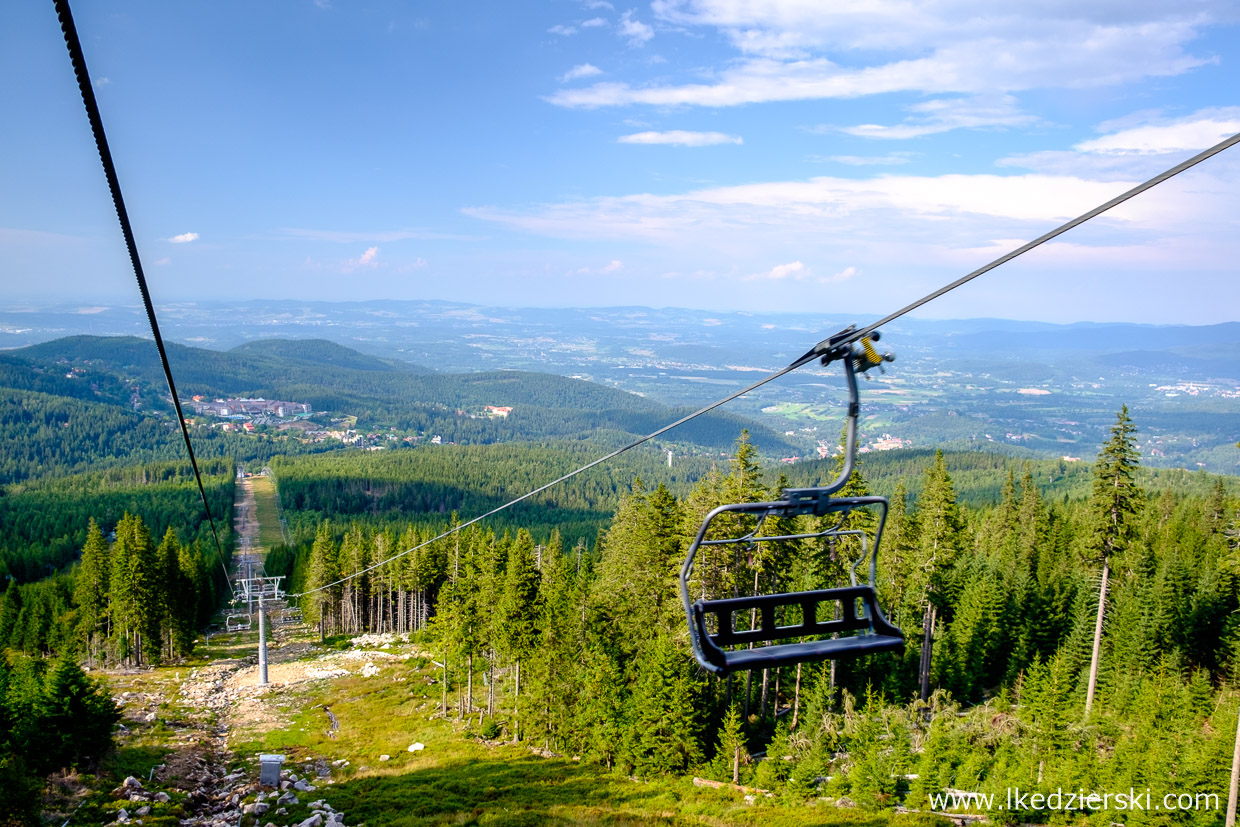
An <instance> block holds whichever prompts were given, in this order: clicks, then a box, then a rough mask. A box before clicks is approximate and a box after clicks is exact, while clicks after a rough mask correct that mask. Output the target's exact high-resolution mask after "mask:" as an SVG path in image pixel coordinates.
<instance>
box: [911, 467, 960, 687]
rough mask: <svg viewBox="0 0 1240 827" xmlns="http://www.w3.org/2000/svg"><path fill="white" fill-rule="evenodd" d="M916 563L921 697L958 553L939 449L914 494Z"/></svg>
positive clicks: (954, 512) (954, 510)
mask: <svg viewBox="0 0 1240 827" xmlns="http://www.w3.org/2000/svg"><path fill="white" fill-rule="evenodd" d="M917 527H918V538H917V550H916V554H917V567H916V569H915V570H914V572H913V577H912V581H913V582H912V584H911V585H912V588H913V589H914V590H915V593H916V594H917V595H919V596H921V600H922V601H923V604H924V608H923V614H922V645H921V665H920V669H919V674H920V686H921V700H922V701H923V702H925V701H927V700H929V698H930V667H931V655H932V653H933V648H934V631H935V622H936V619H937V617H938V613H939V611H940V610H941V609H942V608H943V607H944V605H945V604H946V602H947V597H948V595H947V593H946V587H947V585H948V577H949V575H950V574H951V573H952V568H953V566H954V565H955V563H956V558H957V557H958V556H959V554H960V547H961V532H962V530H963V523H962V520H961V516H960V509H959V507H958V506H957V504H956V490H955V488H954V487H953V485H952V479H951V477H950V476H949V475H948V473H947V461H946V460H945V459H944V458H943V452H942V451H935V453H934V465H932V466H930V467H929V468H927V469H926V481H925V487H924V488H923V490H922V492H921V496H919V497H918V498H917Z"/></svg>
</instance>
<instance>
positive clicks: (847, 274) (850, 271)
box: [818, 245, 1020, 284]
mask: <svg viewBox="0 0 1240 827" xmlns="http://www.w3.org/2000/svg"><path fill="white" fill-rule="evenodd" d="M1016 246H1020V245H1016ZM855 275H857V268H856V267H845V268H844V269H843V270H840V271H839V272H838V273H832V274H831V275H829V276H823V277H822V278H820V279H818V281H820V282H822V283H823V284H830V283H831V282H840V281H848V280H849V279H850V278H852V277H853V276H855Z"/></svg>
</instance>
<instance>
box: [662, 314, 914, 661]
mask: <svg viewBox="0 0 1240 827" xmlns="http://www.w3.org/2000/svg"><path fill="white" fill-rule="evenodd" d="M845 332H847V331H845ZM872 338H873V339H875V340H876V339H878V334H877V333H875V334H873V336H872ZM894 358H895V357H894V356H892V355H891V354H889V353H888V354H883V355H879V354H878V353H877V351H875V350H874V347H873V345H872V344H871V343H870V341H869V340H867V339H863V340H862V342H861V344H860V347H854V346H853V345H851V344H849V345H844V346H842V347H839V348H836V349H834V350H831V351H828V352H827V353H826V354H825V355H824V356H823V357H822V363H823V364H824V365H826V364H828V363H830V362H833V361H839V362H842V363H843V365H844V374H845V377H846V379H847V382H848V393H849V402H848V417H847V424H846V437H845V448H844V467H843V469H842V470H841V471H840V475H839V476H838V477H837V478H836V479H835V481H834V482H832V483H831V484H830V485H828V486H823V487H815V488H787V489H784V492H783V499H781V500H778V501H775V502H763V503H733V504H729V505H721V506H719V507H718V508H716V509H714V510H713V511H711V512H710V513H709V514H707V515H706V519H705V520H703V521H702V525H701V527H700V528H699V529H698V532H697V535H696V537H695V538H694V540H693V543H692V545H690V547H689V551H688V554H687V555H686V557H685V561H684V564H683V565H682V566H681V569H680V596H681V600H682V601H683V602H684V607H685V616H686V618H687V620H688V623H689V640H690V642H691V644H692V646H693V654H694V656H695V657H696V658H697V661H698V663H700V664H701V665H702V667H703V668H705V669H706V670H708V671H710V672H713V673H715V674H719V675H727V674H730V673H732V672H736V671H740V670H746V669H770V668H774V667H778V666H788V665H791V664H796V663H806V662H811V661H820V660H835V659H839V658H845V657H856V656H860V655H869V654H874V653H876V652H887V651H893V650H902V649H903V648H904V633H903V632H901V631H900V630H899V629H898V628H896V627H895V626H893V625H892V624H891V623H890V622H888V620H887V618H886V616H885V615H884V614H883V611H882V609H881V607H880V606H879V605H878V592H877V579H878V546H879V541H880V539H881V537H882V532H883V525H884V523H885V522H886V519H887V509H888V504H887V499H886V498H885V497H877V496H865V497H832V496H831V495H832V494H834V493H835V492H837V491H839V490H840V489H842V488H843V487H844V486H845V485H846V484H847V483H848V479H849V477H851V476H852V472H853V466H854V463H855V460H856V449H857V418H858V415H859V412H860V407H861V406H860V401H859V399H858V392H857V373H858V372H864V371H866V370H869V369H870V368H873V367H877V366H880V365H881V364H882V362H885V361H886V362H890V361H892V360H894ZM870 508H873V509H877V510H878V512H879V514H878V521H877V523H876V525H875V528H874V539H873V542H872V543H869V542H867V538H866V532H864V531H860V530H858V529H846V528H844V525H845V518H846V517H847V516H848V515H849V514H850V513H852V512H854V511H857V510H859V509H870ZM723 515H748V516H750V517H752V518H755V519H754V520H752V521H751V522H750V525H751V526H752V528H750V529H749V530H747V531H743V533H741V532H737V531H733V532H731V534H730V535H729V536H726V537H724V538H711V537H710V533H711V528H712V526H714V525H716V520H717V518H719V517H721V516H723ZM800 515H813V516H818V517H826V516H828V515H837V516H838V519H837V520H836V522H835V523H834V525H833V526H832V527H830V528H827V529H825V530H820V531H809V532H802V533H795V534H778V535H776V536H765V537H764V536H760V535H761V532H762V529H763V525H764V524H765V522H766V521H767V520H768V519H780V518H792V517H796V516H800ZM846 536H851V537H856V538H858V539H859V540H860V544H861V555H860V556H859V557H858V558H857V559H856V560H855V561H854V562H853V564H852V566H851V568H850V569H849V580H850V585H848V586H844V587H841V588H831V589H816V590H812V591H803V592H790V593H784V594H765V595H763V594H756V595H749V596H741V597H731V598H723V599H708V598H706V597H705V596H704V597H702V598H700V599H698V600H696V601H694V600H693V599H692V598H691V597H690V595H689V581H690V580H691V579H692V577H693V567H694V559H695V558H696V556H697V554H698V551H699V550H700V549H701V548H703V547H704V546H729V545H730V546H736V545H744V546H747V547H749V548H751V549H756V548H757V546H758V545H759V544H761V543H770V542H778V541H792V540H811V539H830V538H842V537H846ZM867 560H868V563H869V566H868V568H869V571H868V575H869V577H868V578H867V582H866V583H864V584H859V583H858V582H857V569H858V567H859V566H860V565H861V563H862V562H863V561H867ZM741 614H745V615H748V616H752V617H754V618H755V619H756V623H754V625H753V628H751V629H739V630H738V629H737V628H736V618H737V616H738V615H741ZM711 619H713V623H708V620H711ZM711 626H713V627H714V631H713V632H712V631H711ZM807 638H808V639H807ZM763 644H774V645H763ZM729 647H746V648H729Z"/></svg>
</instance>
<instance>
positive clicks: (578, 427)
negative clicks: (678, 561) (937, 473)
mask: <svg viewBox="0 0 1240 827" xmlns="http://www.w3.org/2000/svg"><path fill="white" fill-rule="evenodd" d="M168 353H169V361H170V363H171V365H172V370H173V374H174V376H175V378H176V381H177V390H178V391H179V392H180V394H181V396H182V398H183V399H187V398H189V397H191V396H194V395H201V396H205V397H208V398H227V397H264V398H267V399H282V400H288V401H296V402H307V403H309V404H310V405H311V406H312V407H313V408H314V410H315V411H316V412H325V413H328V414H330V415H333V416H352V417H356V418H357V428H358V429H359V430H360V429H369V430H379V429H388V428H396V429H398V430H402V431H405V432H411V433H424V434H426V435H427V436H430V435H431V434H434V435H438V436H440V437H441V439H442V440H443V441H444V442H457V443H470V444H485V443H492V442H506V441H515V440H541V439H547V438H557V437H588V436H590V435H591V434H593V433H595V432H597V431H599V430H609V431H617V432H621V433H624V434H645V433H649V432H650V431H653V430H655V429H656V428H658V427H660V426H662V425H665V424H667V423H668V422H671V421H673V420H675V419H677V418H679V417H680V416H683V415H684V414H685V413H687V412H688V411H687V410H684V409H680V408H671V407H668V406H666V405H663V404H661V403H659V402H656V401H653V400H650V399H646V398H643V397H641V396H638V395H636V394H632V393H627V392H624V391H619V390H616V389H614V388H609V387H605V386H603V385H598V384H594V383H591V382H586V381H582V380H578V379H570V378H566V377H562V376H554V375H551V374H544V373H533V372H524V371H491V372H484V373H461V374H445V373H434V372H431V371H429V370H428V369H426V368H423V367H418V366H414V365H410V364H408V363H405V362H400V361H396V360H388V359H380V358H376V357H373V356H367V355H365V354H362V353H358V352H357V351H354V350H350V349H349V348H346V347H343V346H341V345H337V344H334V343H332V342H327V341H323V340H313V339H312V340H291V339H280V340H266V341H261V342H251V343H247V344H244V345H241V346H239V347H237V348H234V349H233V350H229V351H213V350H206V349H202V348H194V347H187V346H183V345H176V344H169V345H168ZM0 388H9V389H12V390H16V391H22V392H26V393H25V394H24V396H26V397H28V398H31V399H34V397H32V396H30V395H29V393H28V392H30V391H35V392H38V393H40V394H46V395H47V396H48V397H49V399H44V400H42V402H41V403H38V404H36V403H32V404H33V405H34V407H35V408H39V409H40V410H37V411H36V410H31V411H25V412H23V411H21V410H14V411H11V412H9V413H8V414H6V416H5V418H4V419H3V420H2V421H0V428H2V429H4V430H5V431H6V432H7V431H9V429H12V428H18V429H19V431H14V432H13V433H19V432H20V433H21V434H23V435H24V438H33V439H36V441H37V439H38V437H37V436H31V434H37V433H38V432H39V431H40V428H41V426H42V425H43V424H48V425H49V427H50V425H51V424H53V420H56V422H57V423H60V424H61V425H62V427H69V428H70V429H72V428H73V422H74V417H72V416H68V417H65V416H60V411H58V412H57V413H56V414H50V413H48V414H46V415H45V414H44V412H42V408H55V407H57V404H58V403H57V404H54V403H53V402H52V401H51V400H50V398H51V397H61V398H63V397H69V398H72V399H77V400H87V401H90V402H92V403H103V404H105V405H112V406H116V407H119V408H123V409H126V410H128V411H135V410H136V411H139V412H143V413H155V414H163V415H167V414H169V413H170V409H171V406H170V405H169V404H168V402H167V394H166V391H165V390H164V379H163V374H162V371H161V368H160V364H159V359H158V357H157V354H156V351H155V346H154V343H152V342H150V341H147V340H144V339H139V338H135V337H97V336H72V337H68V338H64V339H57V340H55V341H51V342H44V343H42V344H38V345H32V346H31V347H27V348H21V349H18V350H13V351H9V352H7V353H5V354H0ZM44 403H45V404H44ZM487 405H493V406H502V407H512V408H513V411H512V412H511V413H510V414H509V415H508V416H507V417H502V418H501V417H495V418H491V417H486V416H479V415H478V414H479V413H480V412H482V410H483V408H484V407H485V406H487ZM17 407H18V408H21V406H20V405H18V406H17ZM61 407H63V406H61ZM88 413H89V412H87V411H85V410H83V411H82V416H83V417H86V416H87V414H88ZM49 417H50V418H49ZM58 417H59V418H58ZM43 420H46V423H44V422H43ZM64 422H69V423H70V424H69V425H68V426H64V425H63V423H64ZM101 427H103V426H101ZM109 427H110V426H109ZM743 428H748V429H749V431H750V434H751V435H752V438H753V441H754V443H755V444H756V445H757V446H759V447H760V448H762V449H763V450H764V451H766V452H768V453H772V454H774V453H782V452H792V446H791V445H790V444H789V442H788V441H787V440H786V439H785V438H784V437H782V436H780V435H779V434H777V433H776V432H774V431H773V430H771V429H770V428H768V427H766V426H764V425H760V424H758V423H755V422H753V421H751V420H748V419H746V418H744V417H739V416H736V415H733V414H728V413H714V414H710V415H707V416H705V417H701V418H700V419H698V420H696V421H694V422H693V423H691V424H690V425H689V426H687V427H685V428H682V429H680V430H679V431H677V432H676V434H675V435H674V436H673V438H674V439H675V440H676V441H678V442H680V443H685V444H693V445H698V446H703V447H709V448H718V449H723V448H726V447H728V446H729V445H731V443H732V442H733V440H735V439H736V435H737V434H738V433H739V432H740V431H741V429H743ZM96 430H98V429H96ZM91 433H93V431H92V432H91ZM102 433H103V432H102V431H100V433H99V434H98V435H97V436H101V435H102ZM6 435H7V433H6ZM79 441H88V442H89V441H96V442H97V441H98V440H92V438H91V435H90V434H86V435H84V436H82V437H81V440H79ZM236 456H238V457H239V458H242V459H244V458H246V457H245V455H244V451H243V452H242V453H240V454H237V455H236ZM21 477H22V475H21V474H17V473H11V474H10V475H9V478H11V479H20V478H21Z"/></svg>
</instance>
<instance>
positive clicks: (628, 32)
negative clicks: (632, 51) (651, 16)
mask: <svg viewBox="0 0 1240 827" xmlns="http://www.w3.org/2000/svg"><path fill="white" fill-rule="evenodd" d="M616 31H617V32H618V33H619V35H620V36H621V37H623V38H624V39H625V40H627V41H628V43H629V45H630V46H632V47H633V48H640V47H642V46H645V45H646V43H647V42H648V41H649V40H650V39H651V38H652V37H654V27H653V26H651V25H650V24H648V23H643V22H641V21H640V20H638V19H637V18H636V17H634V16H633V11H632V10H629V11H626V12H625V13H624V14H622V15H621V16H620V22H619V23H618V24H617V26H616Z"/></svg>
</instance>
